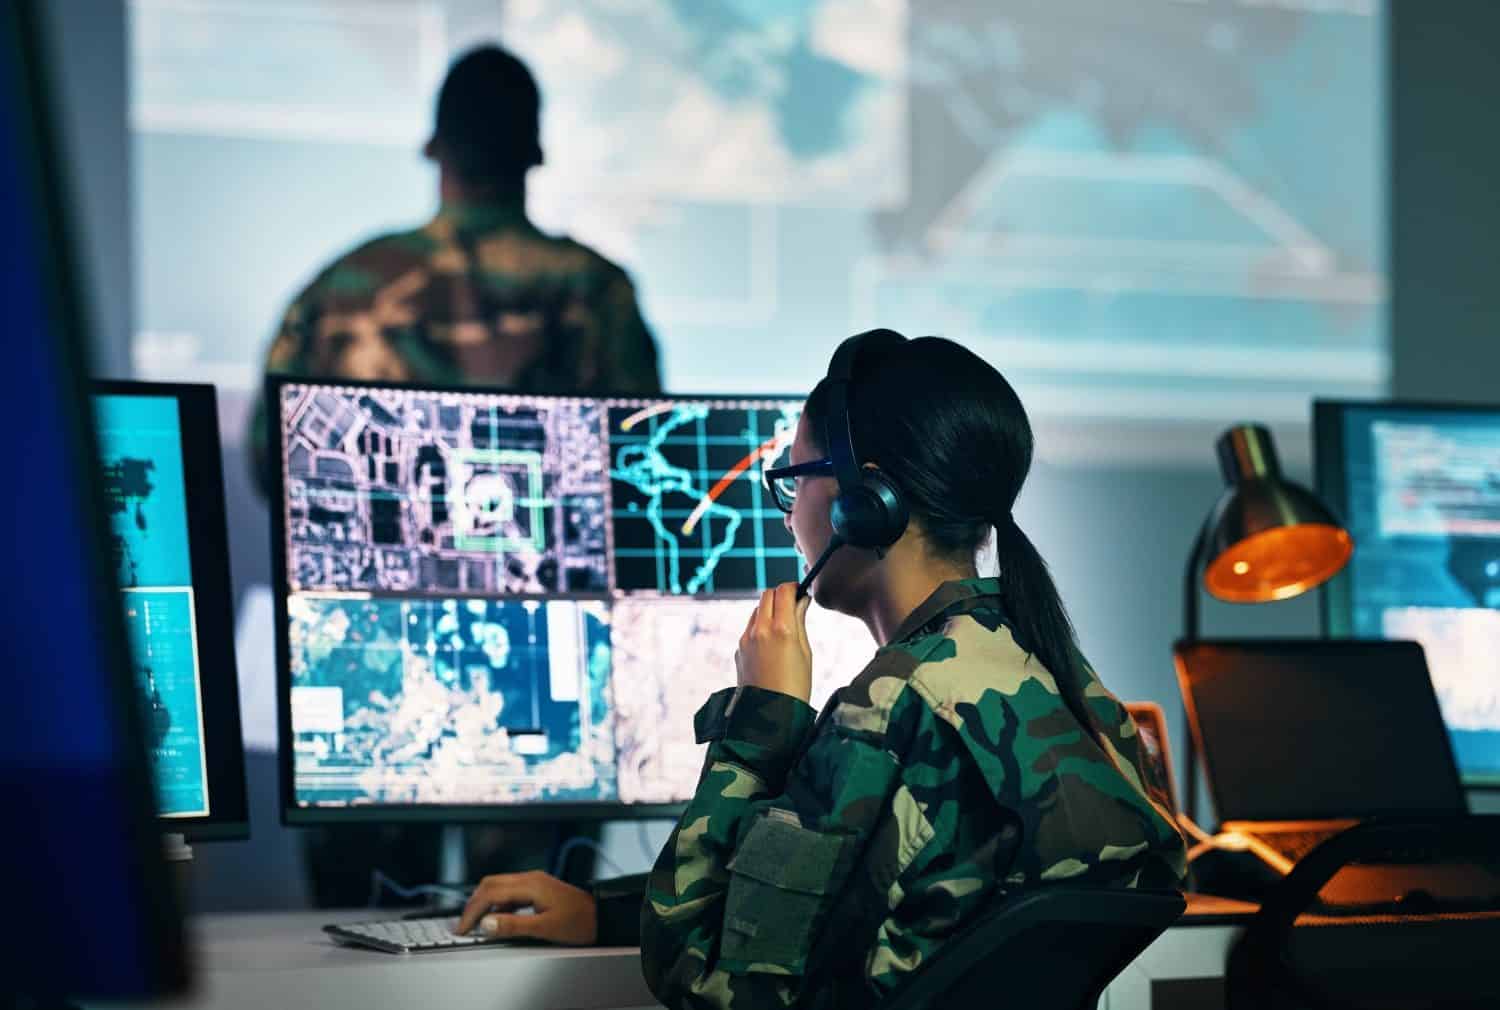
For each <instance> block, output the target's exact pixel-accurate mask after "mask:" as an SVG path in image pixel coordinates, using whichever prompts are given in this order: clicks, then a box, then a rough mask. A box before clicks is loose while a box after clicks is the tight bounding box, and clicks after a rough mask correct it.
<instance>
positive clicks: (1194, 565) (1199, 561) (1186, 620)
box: [1182, 523, 1208, 642]
mask: <svg viewBox="0 0 1500 1010" xmlns="http://www.w3.org/2000/svg"><path fill="white" fill-rule="evenodd" d="M1207 529H1208V526H1207V524H1206V523H1205V524H1204V525H1203V526H1200V527H1199V528H1198V538H1197V539H1196V540H1194V541H1193V551H1192V553H1191V554H1189V555H1188V561H1187V571H1185V572H1184V573H1183V575H1182V637H1183V638H1184V639H1185V640H1187V641H1189V642H1196V641H1197V640H1198V592H1199V589H1198V569H1199V568H1201V567H1202V566H1203V548H1204V545H1205V544H1206V543H1207V539H1206V537H1205V533H1206V532H1207Z"/></svg>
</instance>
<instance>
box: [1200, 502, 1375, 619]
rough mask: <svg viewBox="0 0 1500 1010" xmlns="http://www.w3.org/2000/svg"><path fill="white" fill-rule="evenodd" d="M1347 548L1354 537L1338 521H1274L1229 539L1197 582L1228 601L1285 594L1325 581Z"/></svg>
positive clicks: (1348, 552)
mask: <svg viewBox="0 0 1500 1010" xmlns="http://www.w3.org/2000/svg"><path fill="white" fill-rule="evenodd" d="M1353 553H1354V539H1353V538H1352V537H1350V536H1349V533H1348V532H1347V531H1346V530H1344V529H1341V528H1340V527H1338V526H1335V525H1331V524H1329V523H1321V522H1307V523H1298V524H1296V525H1291V526H1276V527H1272V528H1271V529H1266V530H1262V531H1261V532H1259V533H1253V534H1251V535H1250V536H1247V537H1245V538H1244V539H1243V540H1240V541H1238V542H1236V543H1233V544H1231V545H1229V546H1228V547H1227V548H1226V549H1225V550H1224V551H1223V552H1222V553H1220V554H1219V555H1218V557H1216V558H1214V559H1213V561H1212V562H1210V563H1209V565H1208V568H1207V569H1206V570H1205V571H1204V573H1203V585H1204V587H1205V588H1206V589H1207V590H1208V591H1209V592H1210V593H1212V594H1213V595H1214V596H1215V597H1217V598H1218V599H1221V600H1226V601H1228V602H1230V603H1265V602H1269V601H1271V600H1285V599H1288V598H1290V597H1293V596H1297V595H1300V594H1301V593H1305V592H1307V591H1308V590H1309V589H1313V588H1315V587H1317V586H1320V585H1322V584H1323V583H1324V582H1327V581H1328V580H1329V579H1331V578H1332V577H1333V576H1334V575H1336V574H1338V572H1339V571H1340V570H1341V569H1342V568H1343V567H1344V565H1345V564H1347V563H1348V561H1349V557H1350V555H1351V554H1353Z"/></svg>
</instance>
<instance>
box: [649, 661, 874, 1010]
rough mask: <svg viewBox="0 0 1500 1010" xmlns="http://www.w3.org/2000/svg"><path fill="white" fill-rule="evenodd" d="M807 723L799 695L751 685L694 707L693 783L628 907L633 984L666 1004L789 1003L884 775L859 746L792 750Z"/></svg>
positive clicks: (820, 742)
mask: <svg viewBox="0 0 1500 1010" xmlns="http://www.w3.org/2000/svg"><path fill="white" fill-rule="evenodd" d="M811 725H812V709H811V708H809V707H808V706H807V705H806V704H804V703H803V702H801V701H800V700H798V699H794V698H791V697H788V696H786V695H780V694H776V693H775V692H771V691H764V690H761V689H758V688H753V687H746V688H737V689H731V690H727V691H721V692H719V693H718V694H716V695H714V697H713V698H711V699H710V700H709V702H708V703H707V704H706V705H705V706H704V707H703V709H702V710H701V711H700V712H699V714H698V719H697V727H698V732H699V736H700V739H704V740H707V741H708V742H709V750H708V757H707V759H706V761H705V764H704V771H703V775H702V778H701V779H700V781H699V784H698V790H697V794H696V795H695V796H694V797H693V799H692V800H691V801H690V802H689V804H688V808H687V810H686V811H685V812H684V813H683V815H682V818H681V820H680V821H679V822H678V825H677V829H676V830H675V831H674V832H673V833H672V836H671V837H670V838H669V839H668V840H667V844H666V846H665V847H664V848H663V850H662V853H661V856H660V857H659V858H658V860H657V863H656V866H655V868H654V869H653V871H652V873H651V875H650V877H649V879H648V881H647V888H646V901H645V903H644V905H643V906H642V909H641V958H642V964H643V967H644V969H645V974H646V980H647V983H648V984H649V985H650V986H651V989H652V991H653V992H654V993H655V994H656V996H657V998H658V999H660V1000H661V1001H662V1002H663V1003H664V1004H666V1005H667V1006H673V1007H678V1006H692V1007H740V1008H744V1007H781V1006H788V1005H790V1004H791V1003H792V1002H794V1001H795V1000H796V998H797V996H798V993H799V991H800V986H801V982H802V979H801V976H802V974H803V970H804V968H805V966H806V959H807V952H808V946H809V944H810V943H811V940H812V937H813V935H814V933H815V931H816V929H817V928H818V926H819V924H820V920H821V918H822V915H821V914H820V913H823V912H825V911H826V909H827V907H828V906H829V904H830V902H831V900H832V899H833V897H834V896H835V895H836V894H837V892H838V890H839V888H840V886H841V884H842V882H843V880H844V878H845V877H846V876H847V875H848V872H849V869H850V867H851V865H852V861H853V858H854V853H855V849H856V847H857V845H858V843H859V841H860V839H861V838H862V837H863V836H864V835H866V834H867V833H868V830H869V828H870V826H871V825H872V824H873V822H874V819H875V817H876V816H878V814H879V811H880V810H881V809H882V808H883V806H884V802H883V801H884V797H885V794H886V792H887V791H888V788H889V785H890V783H891V781H892V780H893V777H894V775H895V771H896V766H895V762H894V760H893V759H892V758H891V757H890V756H889V755H888V754H886V753H884V752H883V751H881V750H879V749H877V748H875V747H872V746H870V745H869V744H868V743H867V742H863V741H850V740H846V739H843V738H841V737H835V736H834V735H831V734H828V733H819V734H817V735H816V736H814V737H812V739H811V744H810V746H809V747H808V748H807V749H806V751H805V752H803V745H804V742H805V741H806V740H807V738H808V733H809V730H810V728H811ZM799 753H801V757H800V760H799V759H798V755H799ZM794 761H795V769H794V770H793V768H792V765H793V762H794Z"/></svg>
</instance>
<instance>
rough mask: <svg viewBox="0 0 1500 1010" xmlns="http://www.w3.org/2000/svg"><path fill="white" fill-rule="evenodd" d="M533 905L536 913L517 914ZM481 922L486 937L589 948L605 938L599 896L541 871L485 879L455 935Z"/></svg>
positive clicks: (476, 889)
mask: <svg viewBox="0 0 1500 1010" xmlns="http://www.w3.org/2000/svg"><path fill="white" fill-rule="evenodd" d="M518 908H531V909H534V910H535V914H533V915H516V914H514V913H515V910H516V909H518ZM475 925H478V926H479V929H480V932H482V933H484V935H485V936H502V937H532V938H535V939H537V940H551V941H552V942H553V943H568V944H574V945H576V946H587V945H588V944H591V943H593V942H594V941H595V940H596V939H597V938H598V936H599V916H598V909H597V908H596V907H595V905H594V896H593V895H592V894H590V893H589V892H587V891H581V890H579V889H578V888H576V887H574V886H573V885H571V884H565V883H563V882H562V881H561V880H558V879H557V878H556V877H553V876H551V875H549V874H546V873H542V872H541V871H539V870H536V871H532V872H531V873H501V874H497V875H495V876H492V877H485V878H484V879H483V880H481V881H480V882H479V886H478V887H476V888H475V889H474V894H473V896H472V897H471V898H469V903H468V904H467V905H465V906H464V913H463V915H462V916H460V917H459V920H458V928H456V929H455V930H454V932H455V933H457V934H459V935H463V934H464V933H467V932H468V931H469V930H471V929H473V928H474V927H475Z"/></svg>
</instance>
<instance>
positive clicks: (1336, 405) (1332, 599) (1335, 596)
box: [1313, 399, 1500, 793]
mask: <svg viewBox="0 0 1500 1010" xmlns="http://www.w3.org/2000/svg"><path fill="white" fill-rule="evenodd" d="M1351 410H1375V411H1381V412H1387V413H1390V414H1452V415H1454V416H1460V415H1464V414H1486V415H1493V416H1496V417H1500V402H1496V403H1493V404H1484V403H1442V402H1438V401H1431V400H1402V399H1380V400H1350V399H1315V400H1314V401H1313V487H1314V489H1315V490H1316V491H1317V493H1318V495H1319V496H1320V497H1321V498H1322V499H1323V501H1325V502H1327V503H1328V505H1329V507H1330V508H1332V509H1333V511H1334V514H1335V515H1336V516H1338V517H1339V519H1340V520H1343V521H1347V520H1348V517H1349V494H1348V492H1349V481H1348V472H1347V470H1346V468H1345V465H1344V462H1345V457H1346V453H1345V451H1344V450H1345V438H1344V436H1345V427H1346V426H1345V420H1346V418H1347V416H1348V413H1349V411H1351ZM1354 549H1355V550H1356V551H1357V550H1359V545H1358V544H1355V547H1354ZM1352 579H1353V576H1352V575H1351V574H1350V572H1349V569H1348V568H1345V569H1344V570H1343V571H1342V572H1340V573H1339V574H1338V575H1335V576H1334V577H1333V578H1331V579H1329V580H1328V581H1327V582H1325V583H1324V584H1323V586H1322V588H1321V589H1320V590H1319V592H1318V610H1319V625H1320V628H1321V631H1322V634H1323V635H1325V636H1326V637H1329V638H1338V639H1347V638H1350V637H1351V636H1352V635H1353V633H1354V588H1353V583H1352ZM1443 726H1444V728H1445V729H1446V727H1447V723H1446V722H1444V723H1443ZM1454 760H1455V764H1456V763H1457V758H1455V759H1454ZM1459 781H1460V782H1461V783H1462V784H1463V787H1464V789H1465V790H1467V791H1470V792H1492V793H1494V792H1500V781H1494V780H1489V779H1484V780H1475V779H1471V778H1469V777H1468V776H1467V775H1464V774H1463V769H1462V767H1460V768H1459Z"/></svg>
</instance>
